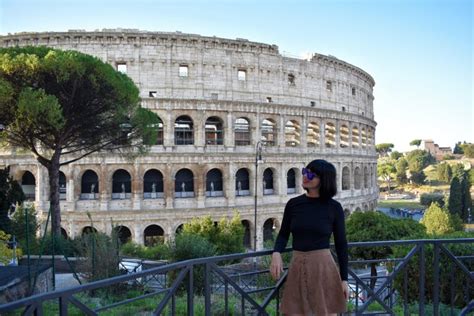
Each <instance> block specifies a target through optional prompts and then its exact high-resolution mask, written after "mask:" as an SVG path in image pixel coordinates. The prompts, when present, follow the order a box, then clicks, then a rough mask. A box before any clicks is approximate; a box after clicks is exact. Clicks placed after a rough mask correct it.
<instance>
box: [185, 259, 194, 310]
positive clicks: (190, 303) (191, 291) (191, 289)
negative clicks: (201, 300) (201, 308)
mask: <svg viewBox="0 0 474 316" xmlns="http://www.w3.org/2000/svg"><path fill="white" fill-rule="evenodd" d="M193 271H194V269H193V266H190V267H189V276H188V278H189V282H188V295H187V296H188V300H187V304H188V307H187V311H188V316H193V315H194V284H193V279H194V275H193Z"/></svg>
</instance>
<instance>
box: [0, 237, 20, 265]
mask: <svg viewBox="0 0 474 316" xmlns="http://www.w3.org/2000/svg"><path fill="white" fill-rule="evenodd" d="M10 240H11V235H9V234H7V233H5V232H4V231H3V230H0V265H7V264H9V263H10V261H11V260H12V258H13V249H10V248H9V247H8V242H9V241H10ZM16 251H17V252H16V257H17V258H18V257H21V255H22V251H21V249H20V248H17V250H16Z"/></svg>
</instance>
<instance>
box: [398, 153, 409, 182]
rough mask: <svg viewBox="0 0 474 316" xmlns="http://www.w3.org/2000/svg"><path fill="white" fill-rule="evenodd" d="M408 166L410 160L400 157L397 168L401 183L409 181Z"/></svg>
mask: <svg viewBox="0 0 474 316" xmlns="http://www.w3.org/2000/svg"><path fill="white" fill-rule="evenodd" d="M407 168H408V162H407V160H406V159H405V158H403V157H400V158H399V159H398V160H397V162H396V163H395V169H396V175H395V176H396V179H397V182H398V183H399V184H405V183H407V182H408V179H407Z"/></svg>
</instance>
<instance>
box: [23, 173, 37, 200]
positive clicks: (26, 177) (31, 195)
mask: <svg viewBox="0 0 474 316" xmlns="http://www.w3.org/2000/svg"><path fill="white" fill-rule="evenodd" d="M21 188H22V189H23V193H24V194H25V198H26V200H28V201H34V200H35V198H36V178H35V176H34V175H33V173H31V172H30V171H28V170H26V171H25V172H23V175H22V176H21Z"/></svg>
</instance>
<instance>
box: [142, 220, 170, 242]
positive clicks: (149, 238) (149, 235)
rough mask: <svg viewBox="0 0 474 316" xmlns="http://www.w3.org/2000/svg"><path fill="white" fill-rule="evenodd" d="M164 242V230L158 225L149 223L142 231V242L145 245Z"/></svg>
mask: <svg viewBox="0 0 474 316" xmlns="http://www.w3.org/2000/svg"><path fill="white" fill-rule="evenodd" d="M164 242H165V231H164V230H163V228H161V227H160V226H158V225H150V226H148V227H147V228H145V231H144V232H143V243H144V244H145V246H146V247H150V246H155V245H158V244H163V243H164Z"/></svg>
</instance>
